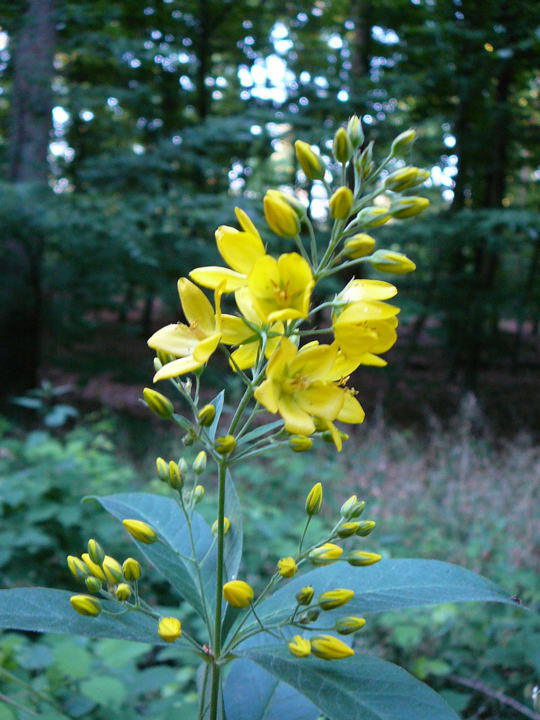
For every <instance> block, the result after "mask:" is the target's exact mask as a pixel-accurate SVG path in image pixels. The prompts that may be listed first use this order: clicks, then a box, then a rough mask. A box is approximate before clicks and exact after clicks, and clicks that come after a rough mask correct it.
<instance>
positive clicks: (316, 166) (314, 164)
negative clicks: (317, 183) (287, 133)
mask: <svg viewBox="0 0 540 720" xmlns="http://www.w3.org/2000/svg"><path fill="white" fill-rule="evenodd" d="M294 149H295V152H296V159H297V160H298V164H299V165H300V167H301V168H302V170H303V171H304V175H305V176H306V177H307V178H308V179H309V180H322V179H323V177H324V170H325V169H324V165H323V163H322V160H321V158H320V157H319V156H318V155H315V153H314V152H313V150H312V149H311V148H310V146H309V145H308V144H307V143H306V142H304V141H303V140H297V141H296V142H295V143H294Z"/></svg>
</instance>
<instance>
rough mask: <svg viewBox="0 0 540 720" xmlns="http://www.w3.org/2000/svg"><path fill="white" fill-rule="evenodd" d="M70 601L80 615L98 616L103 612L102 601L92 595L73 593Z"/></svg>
mask: <svg viewBox="0 0 540 720" xmlns="http://www.w3.org/2000/svg"><path fill="white" fill-rule="evenodd" d="M69 602H70V603H71V607H72V608H73V609H74V610H76V611H77V612H78V613H79V615H86V616H88V617H97V616H98V615H99V614H100V612H101V603H100V602H99V600H98V599H97V598H95V597H92V595H72V596H71V597H70V598H69Z"/></svg>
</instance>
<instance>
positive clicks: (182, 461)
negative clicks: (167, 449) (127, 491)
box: [178, 291, 397, 477]
mask: <svg viewBox="0 0 540 720" xmlns="http://www.w3.org/2000/svg"><path fill="white" fill-rule="evenodd" d="M396 292H397V291H396ZM178 469H179V470H180V475H181V476H182V477H185V475H186V474H187V471H188V470H189V467H188V464H187V461H186V460H185V458H183V457H182V458H180V460H179V461H178Z"/></svg>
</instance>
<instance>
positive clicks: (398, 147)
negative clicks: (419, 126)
mask: <svg viewBox="0 0 540 720" xmlns="http://www.w3.org/2000/svg"><path fill="white" fill-rule="evenodd" d="M415 138H416V130H413V129H412V128H411V129H410V130H405V132H402V133H400V134H399V135H398V136H397V137H396V138H394V141H393V143H392V147H391V148H390V154H391V155H392V157H399V156H400V155H403V153H404V152H405V150H406V149H407V148H408V147H409V145H410V144H411V143H412V142H414V139H415Z"/></svg>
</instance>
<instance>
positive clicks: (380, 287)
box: [339, 280, 397, 302]
mask: <svg viewBox="0 0 540 720" xmlns="http://www.w3.org/2000/svg"><path fill="white" fill-rule="evenodd" d="M396 295H397V288H396V287H394V285H392V284H391V283H389V282H385V281H384V280H351V282H350V283H349V284H348V285H347V287H346V288H345V289H344V290H343V292H341V293H340V294H339V297H340V299H342V300H346V301H347V302H358V301H360V300H389V299H390V298H393V297H395V296H396Z"/></svg>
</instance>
